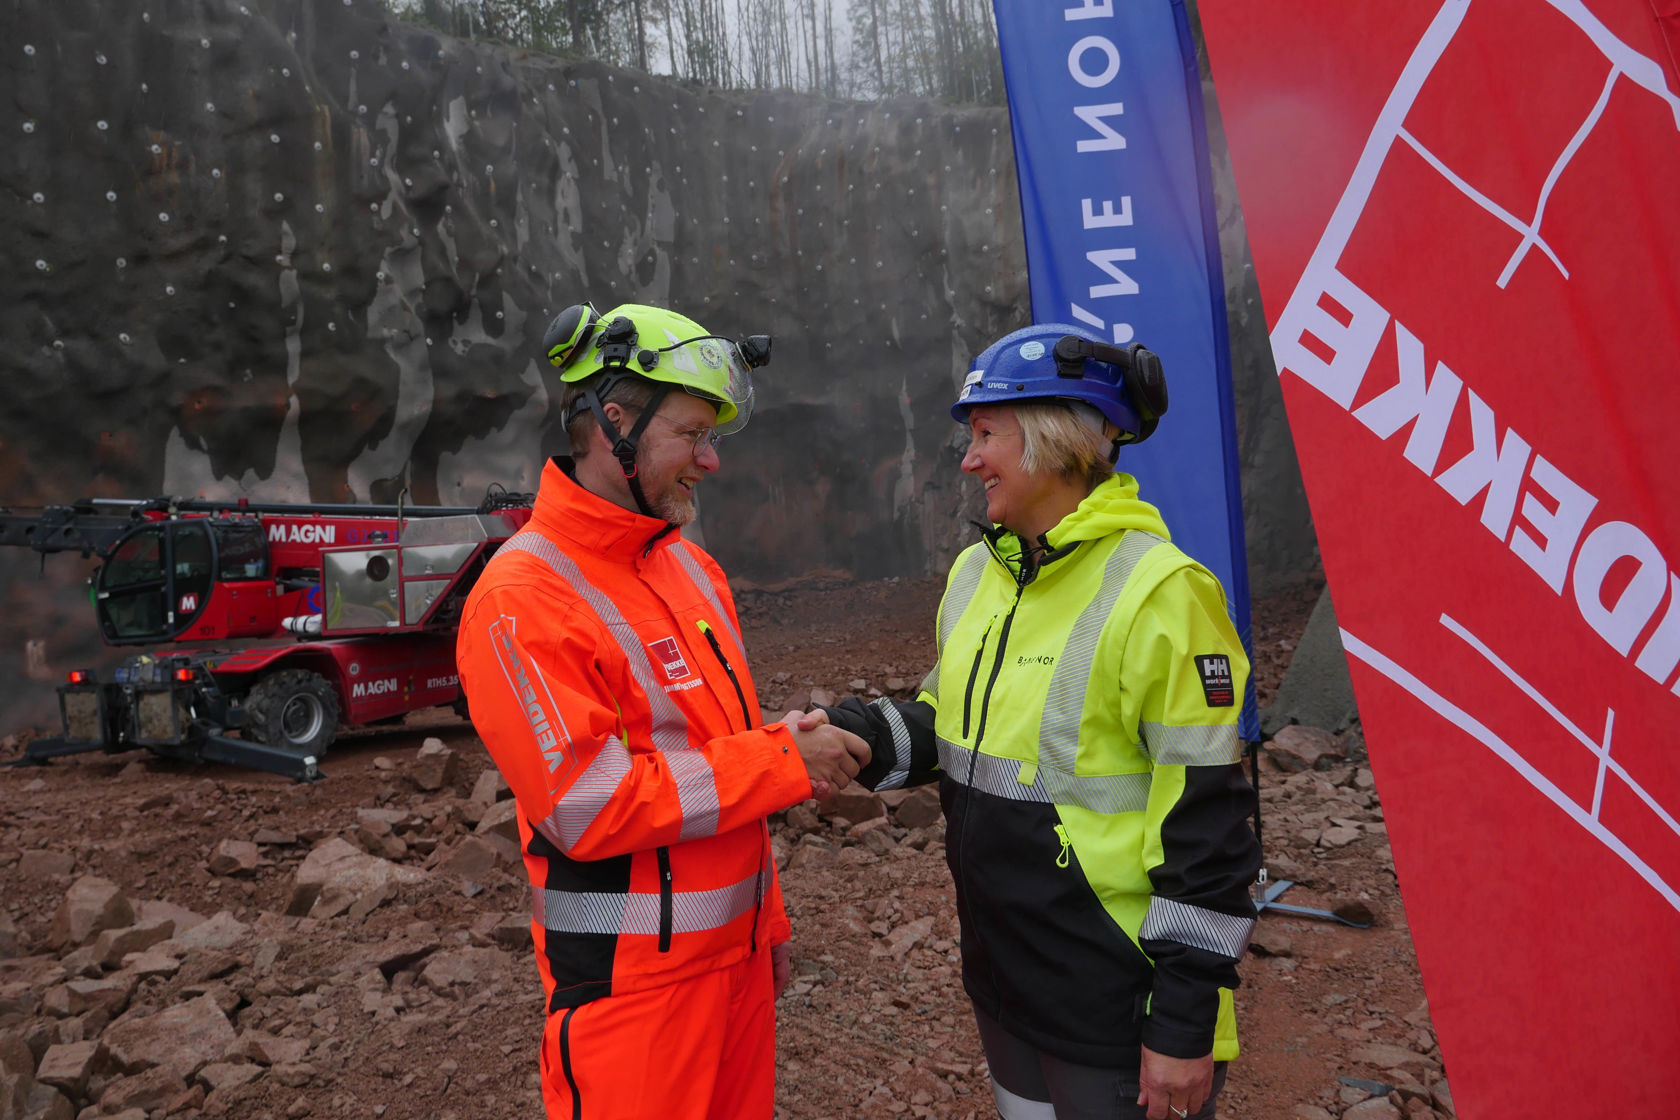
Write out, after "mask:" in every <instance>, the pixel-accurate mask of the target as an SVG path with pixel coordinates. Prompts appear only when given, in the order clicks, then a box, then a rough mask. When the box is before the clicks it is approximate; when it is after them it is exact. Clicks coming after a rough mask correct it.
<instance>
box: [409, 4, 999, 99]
mask: <svg viewBox="0 0 1680 1120" xmlns="http://www.w3.org/2000/svg"><path fill="white" fill-rule="evenodd" d="M383 2H384V4H385V5H386V7H388V8H389V9H391V10H392V11H393V12H395V13H396V14H398V15H400V16H403V17H405V18H408V19H418V20H420V21H422V22H425V23H428V24H431V25H432V26H434V27H436V28H438V29H439V30H442V31H444V32H446V33H448V34H450V35H454V36H457V37H460V38H475V39H476V38H484V39H496V40H499V41H501V42H505V43H509V44H513V45H516V46H521V47H528V48H531V49H534V50H541V51H548V52H551V53H555V54H563V55H570V56H572V57H576V58H594V59H599V60H601V61H603V62H608V63H611V64H613V65H618V66H635V67H637V68H639V69H641V70H644V71H646V72H648V73H656V74H666V75H669V76H671V77H673V78H677V79H679V80H682V81H691V82H696V83H699V84H701V85H707V86H714V87H720V88H732V89H794V90H801V91H806V92H812V93H820V94H823V95H825V96H828V97H856V98H862V99H874V98H883V97H923V98H937V99H941V100H946V101H959V102H970V103H979V104H987V105H1000V104H1002V103H1003V99H1004V92H1003V70H1002V65H1001V63H1000V61H999V57H998V46H997V25H996V23H995V22H994V21H993V18H992V6H991V0H383ZM837 8H839V9H840V10H839V11H837V10H836V9H837Z"/></svg>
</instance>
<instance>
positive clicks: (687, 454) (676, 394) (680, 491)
mask: <svg viewBox="0 0 1680 1120" xmlns="http://www.w3.org/2000/svg"><path fill="white" fill-rule="evenodd" d="M627 420H628V423H624V424H623V426H622V427H621V429H620V430H623V431H628V430H629V428H630V427H631V426H633V425H634V423H635V420H634V418H633V417H627ZM716 423H717V408H716V407H715V406H714V405H712V404H710V403H709V402H707V401H703V400H701V399H700V398H699V397H695V396H690V395H689V394H688V393H685V392H683V391H682V390H680V389H673V390H672V391H671V392H669V393H667V394H666V395H665V399H664V400H663V401H661V402H660V404H659V411H658V412H656V413H655V414H654V417H653V419H652V420H651V421H649V423H648V426H647V427H646V428H645V429H644V430H643V431H642V437H641V439H639V440H638V441H637V442H636V469H637V477H638V478H639V479H640V481H641V484H642V494H643V496H645V497H646V498H647V503H648V508H650V509H651V510H653V515H654V516H655V517H659V518H663V519H664V520H666V521H669V522H672V523H673V524H676V525H686V524H688V523H689V522H690V521H693V520H694V488H695V487H696V486H698V485H699V484H700V480H701V479H702V478H704V477H706V476H707V475H708V474H710V473H712V472H713V471H715V470H717V469H718V467H719V466H720V465H721V464H720V462H719V460H718V453H717V448H715V447H713V446H712V445H711V443H710V442H709V441H707V442H703V443H702V444H701V450H700V452H699V453H698V454H696V453H695V450H694V442H695V440H696V438H697V437H699V435H700V433H701V432H702V430H704V429H709V428H711V427H712V426H713V425H715V424H716Z"/></svg>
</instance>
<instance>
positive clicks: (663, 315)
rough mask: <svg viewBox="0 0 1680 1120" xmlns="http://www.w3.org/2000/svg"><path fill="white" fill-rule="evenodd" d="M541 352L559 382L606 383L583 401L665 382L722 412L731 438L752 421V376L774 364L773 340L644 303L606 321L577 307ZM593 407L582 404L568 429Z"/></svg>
mask: <svg viewBox="0 0 1680 1120" xmlns="http://www.w3.org/2000/svg"><path fill="white" fill-rule="evenodd" d="M543 349H544V351H545V352H546V353H547V354H548V360H549V362H550V364H552V365H554V366H556V367H558V368H559V369H560V380H561V381H564V382H568V383H571V382H579V381H586V380H588V379H589V378H592V377H598V376H599V377H600V378H601V380H600V381H599V382H598V383H596V384H594V385H591V386H590V387H589V388H590V389H592V390H593V392H592V393H588V394H585V395H584V396H585V397H586V398H587V397H589V396H593V397H594V398H595V400H596V401H599V400H601V399H602V398H604V397H605V396H606V394H607V393H608V391H610V390H611V388H612V387H613V385H615V384H617V383H618V382H619V381H620V380H622V379H623V378H625V377H641V378H646V379H647V380H649V381H660V382H664V383H666V384H669V385H674V386H677V387H679V388H681V389H682V390H683V391H684V392H687V393H691V394H693V395H694V396H697V397H700V398H702V399H704V400H708V401H711V402H712V403H713V404H715V405H717V410H718V413H717V432H718V434H719V435H730V434H731V433H734V432H738V431H740V430H741V429H742V428H744V427H746V424H747V420H748V418H749V417H750V416H751V415H752V402H753V387H752V372H751V371H752V370H754V369H756V368H758V367H759V366H762V365H765V364H767V363H768V362H769V361H770V336H769V335H762V334H761V335H749V336H748V337H746V338H743V339H731V338H725V337H723V336H722V335H716V334H712V333H711V332H709V331H707V330H706V328H704V327H702V326H701V325H700V324H699V323H696V322H695V321H694V320H693V319H690V318H688V317H687V316H685V315H679V314H677V313H676V312H675V311H668V310H666V309H664V308H660V307H649V306H647V305H645V304H639V303H626V304H621V305H620V306H618V307H615V308H613V309H612V310H611V311H609V312H607V313H606V314H605V315H602V314H599V313H598V312H597V311H596V310H595V308H594V307H592V306H591V305H589V304H587V303H580V304H576V305H574V306H572V307H568V308H567V309H566V310H564V311H562V312H561V313H560V314H559V315H557V316H555V318H554V321H553V322H552V323H550V324H549V327H548V331H547V332H546V333H545V334H544V336H543ZM593 407H594V404H593V402H590V401H587V400H585V399H583V398H580V399H579V401H578V402H577V403H576V404H574V405H573V409H572V415H569V416H567V417H565V421H566V423H568V424H569V423H570V422H571V420H572V418H573V416H575V415H576V414H577V413H580V412H582V411H584V410H585V409H589V408H593Z"/></svg>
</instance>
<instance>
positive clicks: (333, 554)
mask: <svg viewBox="0 0 1680 1120" xmlns="http://www.w3.org/2000/svg"><path fill="white" fill-rule="evenodd" d="M530 504H531V496H530V495H528V494H508V493H504V492H500V491H494V490H493V492H492V493H491V494H490V495H488V496H487V497H486V499H485V501H484V502H483V503H482V504H481V505H480V506H478V507H477V508H472V507H442V506H407V507H405V506H402V505H397V506H371V505H368V506H364V505H306V504H287V503H258V502H250V501H246V500H244V499H239V500H235V501H228V502H219V501H210V500H198V499H174V498H156V499H152V500H147V501H126V500H123V501H116V500H109V499H98V498H95V499H83V500H82V501H78V502H76V503H74V504H73V505H69V506H52V507H48V508H45V509H41V510H38V511H32V512H24V511H21V510H13V509H0V544H4V545H16V546H23V547H27V548H32V549H34V550H35V551H37V552H40V553H42V554H43V555H44V554H45V553H49V552H80V553H82V555H83V556H84V557H93V556H97V557H98V559H99V566H98V568H97V569H96V570H95V572H94V574H93V576H92V577H91V578H90V580H89V585H90V588H91V597H92V600H93V607H94V611H95V613H96V614H97V616H98V620H99V631H100V636H101V637H102V638H103V639H104V641H105V643H106V644H107V645H111V646H144V647H150V648H148V649H147V650H146V651H145V652H141V653H137V654H135V655H134V656H131V657H127V658H125V659H124V660H123V661H122V662H121V664H119V665H118V666H117V667H116V668H115V669H114V670H113V671H111V672H110V673H109V674H108V677H107V679H103V680H102V679H100V678H99V675H98V674H96V673H95V672H94V671H92V670H86V669H78V670H75V671H73V672H71V673H70V674H68V680H67V682H66V683H65V684H63V685H60V686H59V689H58V695H59V712H60V715H61V717H62V720H63V725H64V734H63V735H62V736H60V737H57V738H51V739H36V740H34V741H32V742H30V743H29V744H28V745H27V747H26V748H25V752H24V758H23V759H22V761H23V762H26V763H28V762H35V763H44V762H46V761H47V760H49V759H51V758H55V757H58V756H60V755H67V754H78V753H82V752H87V751H105V752H108V753H113V754H114V753H118V752H122V751H130V750H137V749H145V750H150V751H152V752H154V753H156V754H159V755H163V756H166V757H170V758H180V759H187V760H195V761H197V760H203V761H212V762H224V763H231V764H234V765H238V766H248V767H253V768H255V769H259V770H267V771H271V772H273V773H277V774H283V775H286V776H288V777H292V778H295V779H298V780H304V781H312V780H314V779H315V778H317V777H318V776H319V769H318V767H317V760H318V759H319V758H320V756H321V754H322V752H323V751H325V750H326V748H327V746H328V745H329V744H330V743H331V742H332V741H333V739H334V737H335V736H336V735H337V734H338V730H339V727H340V726H341V725H343V726H346V727H358V726H363V725H366V724H375V723H382V722H395V721H398V720H400V719H401V718H402V717H403V716H404V715H406V714H407V713H409V712H411V711H414V710H416V709H419V708H425V707H432V706H436V705H453V706H454V707H455V709H456V711H458V712H460V713H461V714H463V715H464V714H465V699H464V698H463V696H462V693H461V687H460V682H459V678H458V677H457V675H456V671H455V626H456V622H457V620H458V617H459V614H460V610H461V605H462V603H463V602H464V600H465V599H466V595H467V592H468V591H469V590H470V589H471V587H472V585H473V582H474V581H475V580H476V579H477V578H478V574H479V573H480V572H481V571H482V570H483V568H484V562H485V561H486V560H487V559H488V558H489V557H490V555H491V554H493V553H494V552H495V551H496V549H497V548H499V547H500V546H501V544H502V543H503V542H504V541H506V540H507V539H508V538H509V537H511V536H512V535H513V534H514V533H516V532H518V530H519V529H520V528H521V527H522V526H523V525H524V524H525V522H526V521H528V520H529V519H530V516H531V509H530ZM228 732H236V733H237V734H238V736H239V737H238V738H233V737H230V736H229V735H228V734H226V733H228Z"/></svg>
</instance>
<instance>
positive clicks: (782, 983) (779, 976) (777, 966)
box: [770, 941, 793, 999]
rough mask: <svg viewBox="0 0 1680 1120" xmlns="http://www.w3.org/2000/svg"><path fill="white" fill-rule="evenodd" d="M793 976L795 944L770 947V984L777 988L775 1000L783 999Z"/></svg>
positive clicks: (789, 942) (787, 942) (788, 942)
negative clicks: (785, 989)
mask: <svg viewBox="0 0 1680 1120" xmlns="http://www.w3.org/2000/svg"><path fill="white" fill-rule="evenodd" d="M792 976H793V943H792V942H791V941H784V942H782V943H781V944H780V945H772V946H770V982H771V984H772V985H773V986H774V988H775V994H774V995H773V996H772V997H771V998H773V999H781V998H782V989H783V988H785V987H787V986H788V980H789V979H790V978H792Z"/></svg>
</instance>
